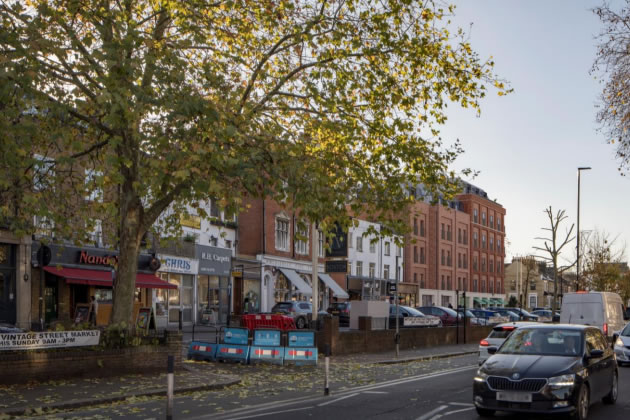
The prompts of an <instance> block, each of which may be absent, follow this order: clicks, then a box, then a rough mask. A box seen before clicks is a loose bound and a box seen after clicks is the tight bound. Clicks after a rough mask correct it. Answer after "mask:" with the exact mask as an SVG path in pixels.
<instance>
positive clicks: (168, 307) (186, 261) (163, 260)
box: [155, 255, 199, 326]
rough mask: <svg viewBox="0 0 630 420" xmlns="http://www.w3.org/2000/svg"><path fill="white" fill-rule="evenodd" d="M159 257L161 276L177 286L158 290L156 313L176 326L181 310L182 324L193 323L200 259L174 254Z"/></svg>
mask: <svg viewBox="0 0 630 420" xmlns="http://www.w3.org/2000/svg"><path fill="white" fill-rule="evenodd" d="M157 258H158V259H159V260H160V269H159V276H160V278H161V279H162V280H163V281H165V282H167V283H168V284H171V285H172V286H175V287H173V288H170V289H168V290H157V291H156V296H155V302H156V314H158V316H161V317H163V319H165V321H166V322H167V323H168V324H169V325H170V326H175V325H178V324H179V317H180V312H181V317H182V324H183V325H191V324H192V323H193V322H194V320H195V319H194V318H195V316H196V314H195V312H196V311H194V307H195V306H194V294H195V284H196V275H197V272H198V267H199V261H198V260H196V259H192V258H186V257H178V256H173V255H158V257H157ZM159 320H160V319H159ZM159 320H158V321H159Z"/></svg>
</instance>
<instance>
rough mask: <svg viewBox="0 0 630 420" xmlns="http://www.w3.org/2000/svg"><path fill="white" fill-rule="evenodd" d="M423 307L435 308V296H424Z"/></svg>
mask: <svg viewBox="0 0 630 420" xmlns="http://www.w3.org/2000/svg"><path fill="white" fill-rule="evenodd" d="M422 306H433V295H422Z"/></svg>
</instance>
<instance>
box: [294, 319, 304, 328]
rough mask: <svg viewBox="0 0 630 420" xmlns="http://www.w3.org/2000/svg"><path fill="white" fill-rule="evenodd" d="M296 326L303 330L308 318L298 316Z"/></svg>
mask: <svg viewBox="0 0 630 420" xmlns="http://www.w3.org/2000/svg"><path fill="white" fill-rule="evenodd" d="M295 326H296V327H297V328H298V329H299V330H301V329H302V328H304V327H306V320H305V319H304V318H302V317H300V318H298V319H296V320H295Z"/></svg>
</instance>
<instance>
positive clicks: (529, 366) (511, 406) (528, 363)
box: [473, 324, 619, 420]
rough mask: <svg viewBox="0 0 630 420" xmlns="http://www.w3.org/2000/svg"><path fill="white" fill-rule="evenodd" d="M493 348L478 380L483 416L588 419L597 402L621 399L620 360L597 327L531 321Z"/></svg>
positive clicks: (475, 396)
mask: <svg viewBox="0 0 630 420" xmlns="http://www.w3.org/2000/svg"><path fill="white" fill-rule="evenodd" d="M488 353H490V354H491V356H490V358H489V359H488V360H487V361H486V362H485V363H484V364H483V365H482V366H481V367H480V368H479V370H478V371H477V374H476V375H475V377H474V379H473V403H474V404H475V408H476V410H477V413H478V414H479V415H480V416H482V417H488V416H493V415H494V413H495V412H496V411H508V412H519V413H529V414H530V416H529V417H531V414H533V413H537V414H543V413H544V414H560V413H564V414H572V417H573V418H575V419H578V420H585V419H586V418H587V416H588V411H589V407H590V405H591V404H592V403H594V402H596V401H598V400H600V399H601V400H603V401H604V403H607V404H614V403H615V402H616V400H617V394H618V392H619V388H618V378H619V376H618V375H619V373H618V369H617V362H616V361H615V357H614V352H613V350H612V348H611V346H609V345H608V343H607V341H606V337H604V335H603V334H602V332H601V331H600V330H599V329H598V328H596V327H590V326H586V325H566V324H565V325H559V324H536V325H529V326H526V327H521V328H518V329H517V330H516V331H514V332H513V333H512V334H510V336H509V337H508V338H507V340H505V342H504V343H503V345H501V347H500V348H499V349H497V347H494V346H493V347H490V348H488Z"/></svg>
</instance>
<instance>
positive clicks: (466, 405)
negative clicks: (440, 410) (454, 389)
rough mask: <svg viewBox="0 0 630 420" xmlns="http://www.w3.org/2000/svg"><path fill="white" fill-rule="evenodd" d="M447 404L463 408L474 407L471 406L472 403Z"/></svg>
mask: <svg viewBox="0 0 630 420" xmlns="http://www.w3.org/2000/svg"><path fill="white" fill-rule="evenodd" d="M447 404H448V405H461V406H463V407H474V406H475V404H472V403H460V402H450V403H447Z"/></svg>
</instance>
